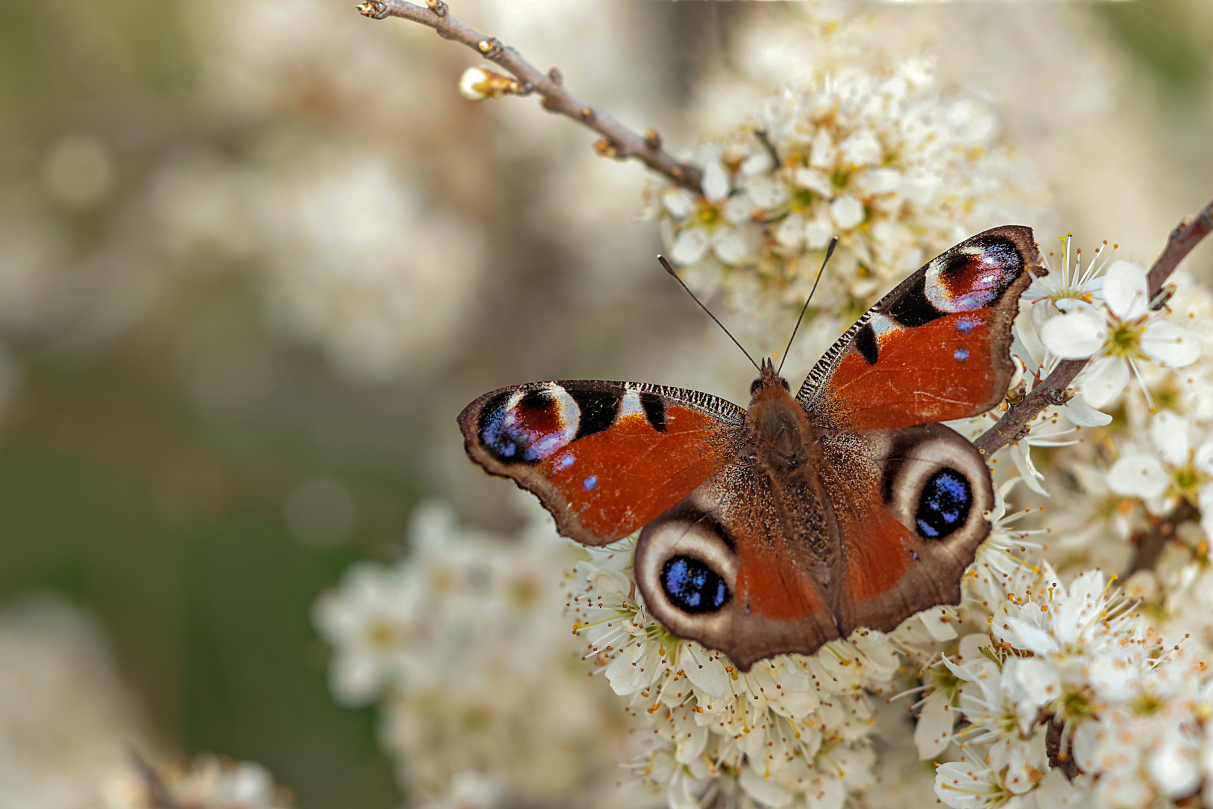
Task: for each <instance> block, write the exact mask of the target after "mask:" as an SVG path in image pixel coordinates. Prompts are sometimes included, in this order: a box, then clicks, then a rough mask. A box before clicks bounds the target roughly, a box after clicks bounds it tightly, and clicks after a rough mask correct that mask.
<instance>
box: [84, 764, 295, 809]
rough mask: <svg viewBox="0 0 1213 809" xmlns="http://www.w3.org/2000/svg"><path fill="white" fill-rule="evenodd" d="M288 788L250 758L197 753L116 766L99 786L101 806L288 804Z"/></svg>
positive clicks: (219, 808)
mask: <svg viewBox="0 0 1213 809" xmlns="http://www.w3.org/2000/svg"><path fill="white" fill-rule="evenodd" d="M294 805H295V801H294V797H293V796H292V795H291V793H290V790H288V789H286V788H284V787H280V786H278V785H277V784H276V783H274V777H273V776H272V775H270V772H269V770H267V769H266V768H265V767H263V766H261V765H260V764H257V763H256V762H252V761H229V760H227V759H224V758H220V757H217V756H198V757H197V758H194V759H192V760H190V761H188V762H169V763H167V764H161V765H153V764H151V763H148V762H145V761H142V760H138V761H132V762H131V763H130V764H128V765H127V766H126V767H124V768H121V769H116V770H115V771H114V772H113V773H111V774H110V775H109V777H108V778H106V780H105V781H104V783H103V784H102V787H101V807H102V809H161V807H182V809H185V808H186V807H188V809H290V807H292V806H294Z"/></svg>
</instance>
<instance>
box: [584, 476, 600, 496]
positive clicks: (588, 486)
mask: <svg viewBox="0 0 1213 809" xmlns="http://www.w3.org/2000/svg"><path fill="white" fill-rule="evenodd" d="M581 485H582V486H584V487H585V490H586V491H587V492H592V491H594V487H595V486H597V485H598V476H597V475H590V476H589V477H588V478H586V479H585V480H583V481H582V482H581Z"/></svg>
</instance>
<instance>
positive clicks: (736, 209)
mask: <svg viewBox="0 0 1213 809" xmlns="http://www.w3.org/2000/svg"><path fill="white" fill-rule="evenodd" d="M753 216H754V203H753V202H752V201H751V200H750V198H749V197H748V196H746V195H745V194H736V195H734V196H731V197H729V201H728V202H726V203H725V204H724V218H725V221H727V222H731V223H732V224H734V225H740V224H744V223H746V222H749V221H750V220H751V219H752V218H753Z"/></svg>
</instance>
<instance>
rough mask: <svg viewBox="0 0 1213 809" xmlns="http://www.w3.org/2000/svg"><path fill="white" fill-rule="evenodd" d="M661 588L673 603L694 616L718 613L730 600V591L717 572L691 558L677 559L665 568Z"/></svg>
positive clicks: (666, 564)
mask: <svg viewBox="0 0 1213 809" xmlns="http://www.w3.org/2000/svg"><path fill="white" fill-rule="evenodd" d="M661 588H662V589H663V590H664V591H665V595H666V597H667V598H668V599H669V600H670V603H671V604H673V605H674V606H675V607H677V608H679V609H680V610H682V611H683V612H688V613H691V614H692V615H695V614H699V613H705V612H717V611H718V610H719V609H720V608H721V607H723V606H724V605H725V604H726V603H728V600H729V588H728V585H726V584H725V583H724V579H722V578H720V576H718V575H717V574H716V572H715V571H714V570H712V569H711V568H710V567H708V566H707V565H705V564H704V563H703V562H701V561H699V560H698V559H695V558H693V557H690V556H675V557H673V558H671V559H669V560H667V561H666V563H665V564H664V565H663V566H662V569H661Z"/></svg>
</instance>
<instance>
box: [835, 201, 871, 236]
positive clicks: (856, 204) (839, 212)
mask: <svg viewBox="0 0 1213 809" xmlns="http://www.w3.org/2000/svg"><path fill="white" fill-rule="evenodd" d="M865 216H866V213H865V212H864V210H863V203H862V202H860V201H859V200H857V199H855V197H852V196H849V195H845V194H844V195H843V196H841V197H838V198H836V199H835V200H834V201H833V202H831V203H830V217H831V218H832V219H833V220H834V224H836V225H838V228H839V229H840V230H849V229H851V228H853V227H856V226H857V225H859V223H861V222H863V220H864V217H865Z"/></svg>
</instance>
